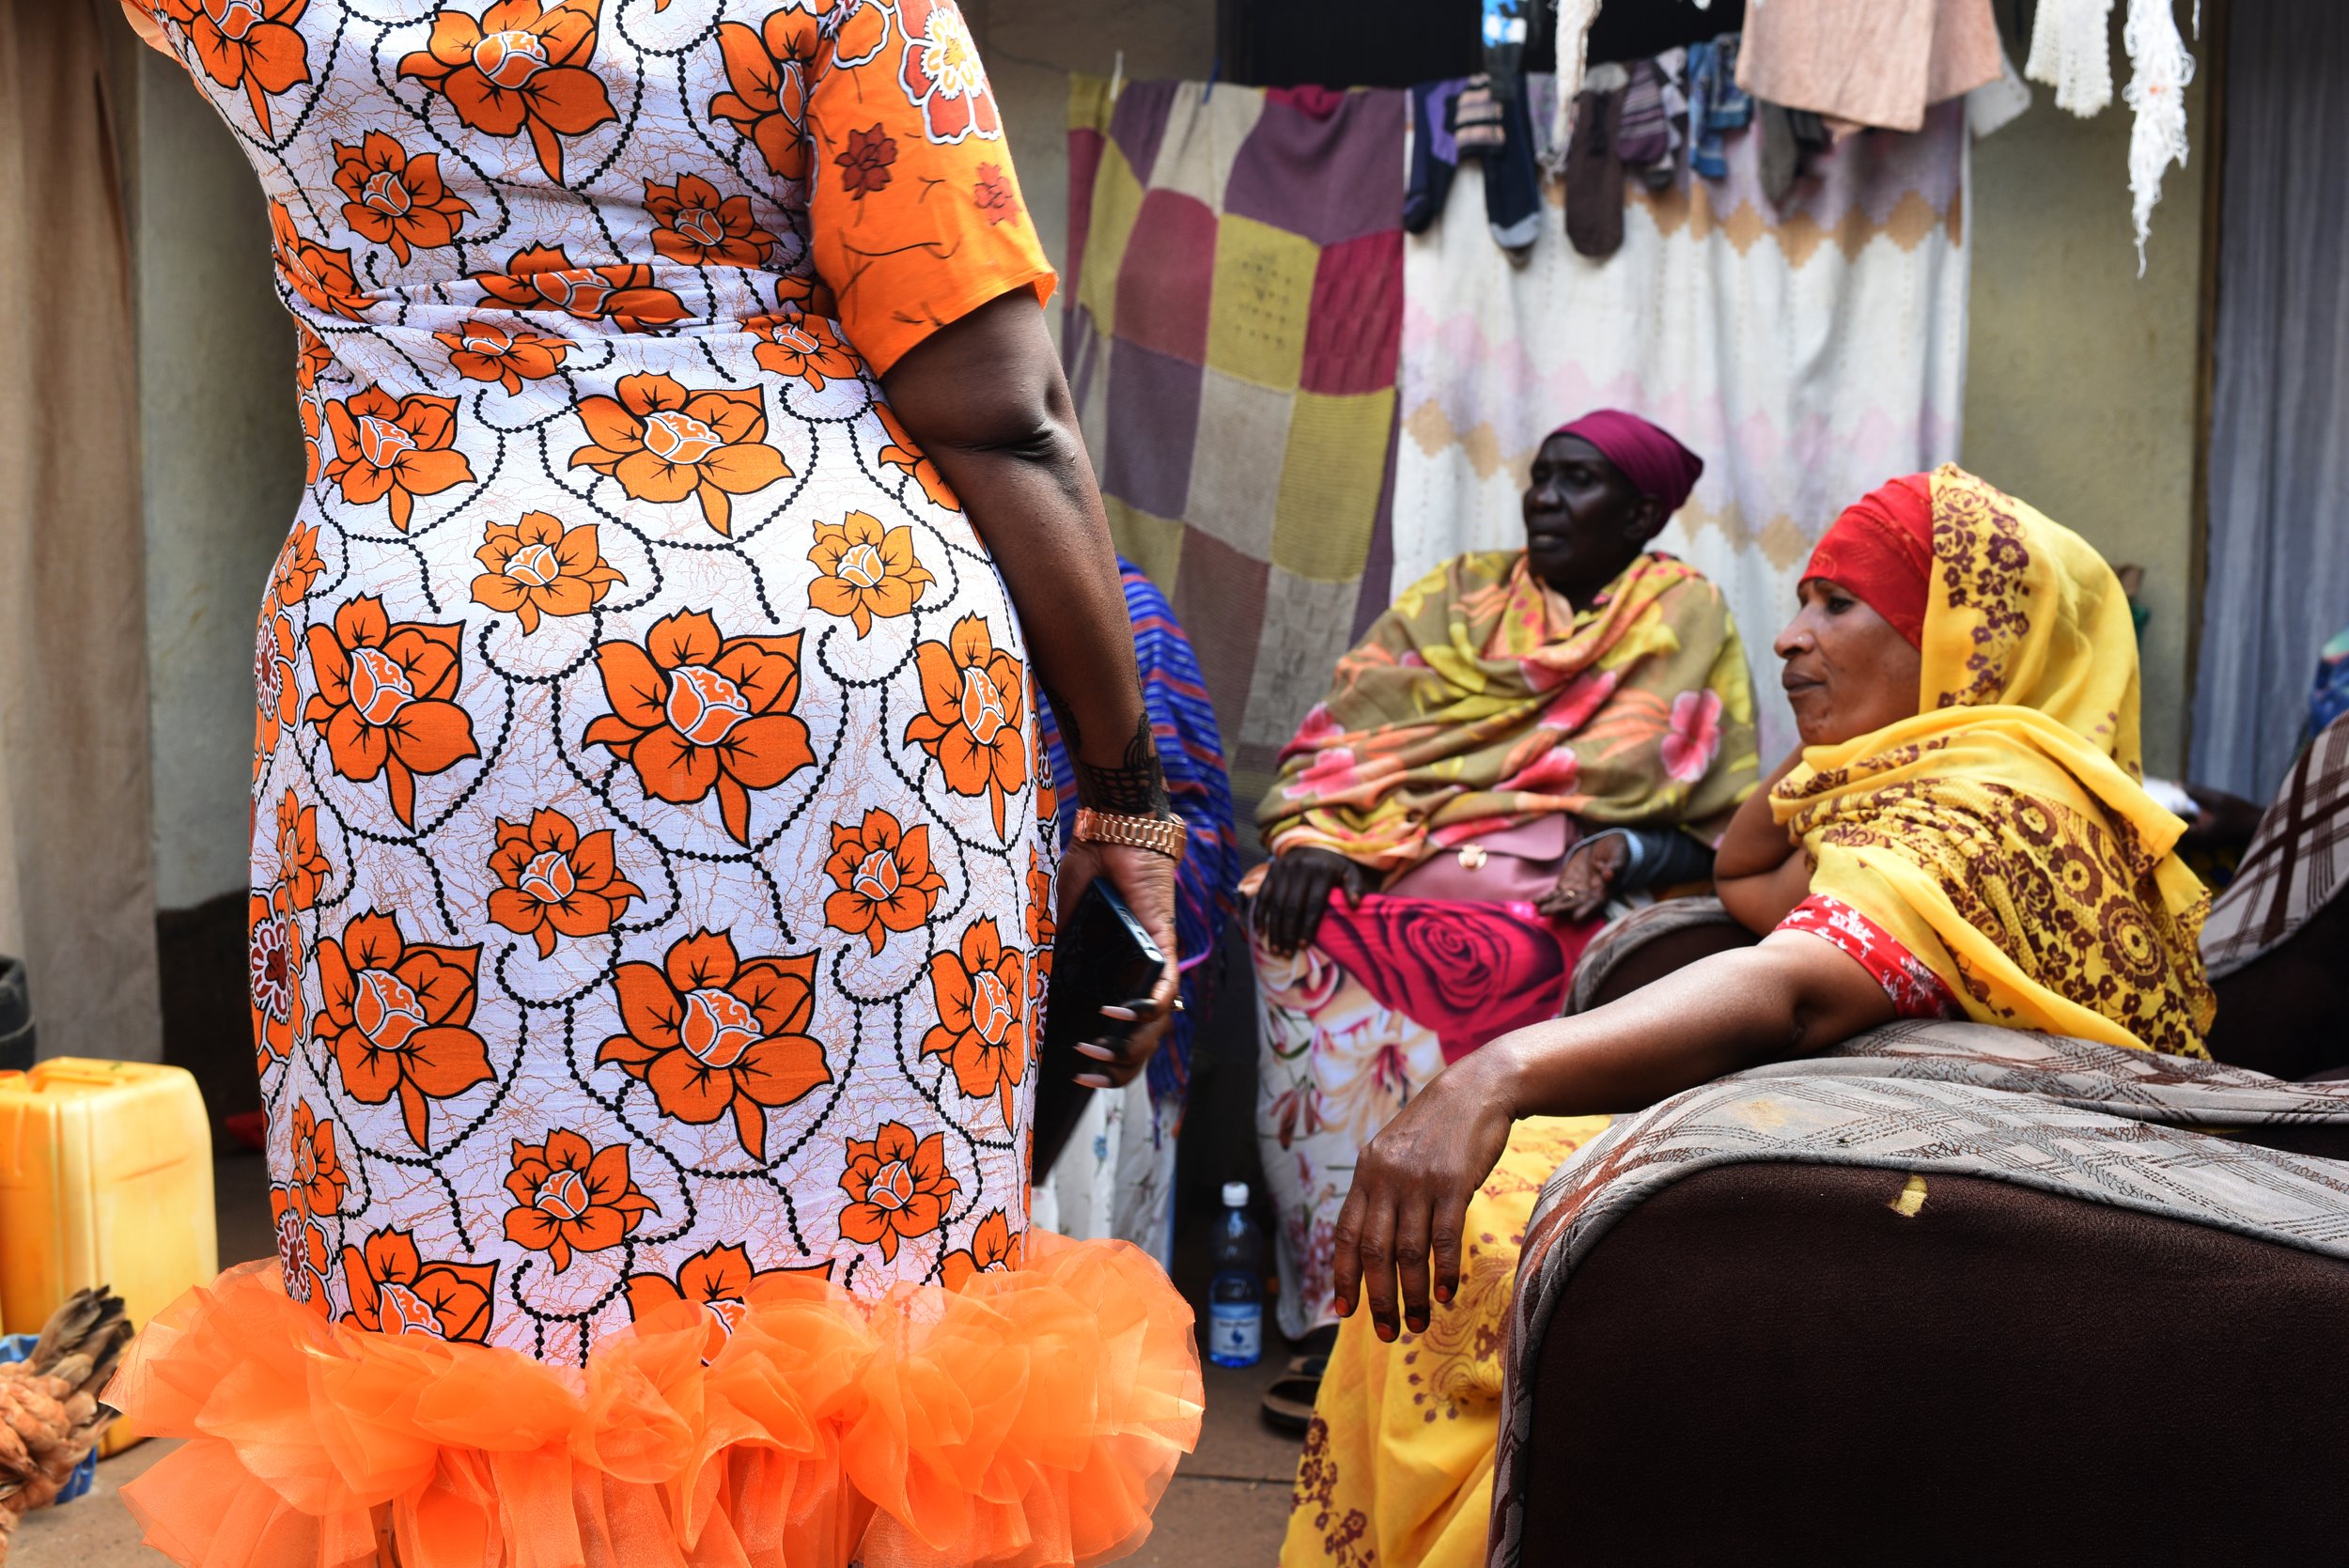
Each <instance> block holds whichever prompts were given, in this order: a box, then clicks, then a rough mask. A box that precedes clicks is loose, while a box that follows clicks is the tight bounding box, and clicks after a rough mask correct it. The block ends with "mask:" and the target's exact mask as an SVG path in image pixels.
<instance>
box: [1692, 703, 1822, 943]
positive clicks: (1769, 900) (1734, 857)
mask: <svg viewBox="0 0 2349 1568" xmlns="http://www.w3.org/2000/svg"><path fill="white" fill-rule="evenodd" d="M1801 760H1802V748H1801V747H1799V746H1797V747H1796V748H1795V750H1794V751H1792V752H1790V753H1787V756H1786V760H1784V761H1783V762H1781V763H1780V764H1779V765H1778V766H1777V767H1776V768H1772V769H1771V770H1770V774H1769V776H1768V777H1767V778H1766V779H1764V780H1763V781H1762V784H1761V787H1760V788H1758V789H1756V790H1755V791H1754V792H1753V793H1752V794H1751V795H1749V796H1747V797H1746V799H1745V801H1744V803H1743V804H1741V805H1739V806H1738V808H1737V815H1735V816H1733V817H1731V818H1730V821H1729V831H1727V832H1725V833H1723V834H1722V835H1721V846H1720V848H1719V851H1718V852H1717V853H1716V854H1715V856H1714V858H1713V887H1714V891H1716V892H1717V893H1719V894H1720V899H1721V906H1722V908H1726V909H1727V910H1728V911H1729V912H1730V913H1731V914H1732V915H1733V916H1735V918H1736V920H1737V923H1738V924H1741V925H1743V926H1744V927H1745V928H1746V929H1747V930H1749V931H1767V930H1769V929H1770V928H1771V927H1772V926H1774V925H1776V924H1778V923H1779V922H1780V921H1781V920H1784V919H1785V918H1786V916H1787V914H1788V912H1789V911H1791V910H1792V909H1793V908H1794V907H1795V906H1796V905H1797V904H1799V903H1801V902H1802V901H1803V900H1804V899H1805V898H1807V897H1809V896H1810V894H1811V863H1810V862H1809V861H1808V860H1807V859H1806V858H1804V857H1802V856H1799V855H1797V854H1796V853H1795V841H1794V840H1793V839H1792V838H1790V837H1788V836H1787V833H1786V830H1785V829H1783V828H1781V827H1780V826H1779V825H1778V821H1777V819H1776V818H1775V817H1773V816H1772V815H1770V791H1771V789H1772V788H1773V787H1775V786H1776V785H1777V784H1778V781H1779V780H1781V779H1782V778H1784V777H1785V776H1786V775H1787V774H1789V773H1791V772H1793V771H1794V770H1795V765H1796V764H1797V763H1798V762H1800V761H1801Z"/></svg>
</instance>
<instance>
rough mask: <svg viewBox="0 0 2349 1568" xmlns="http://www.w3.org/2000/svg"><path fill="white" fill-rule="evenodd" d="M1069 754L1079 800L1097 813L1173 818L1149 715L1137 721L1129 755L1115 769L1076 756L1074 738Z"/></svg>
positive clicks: (1156, 741)
mask: <svg viewBox="0 0 2349 1568" xmlns="http://www.w3.org/2000/svg"><path fill="white" fill-rule="evenodd" d="M1052 706H1054V707H1056V708H1057V707H1058V706H1060V705H1059V704H1058V703H1054V704H1053V705H1052ZM1069 755H1070V758H1071V760H1072V761H1074V762H1075V763H1076V768H1077V799H1078V800H1081V801H1082V802H1083V803H1084V804H1085V805H1088V806H1090V807H1092V808H1093V809H1094V810H1095V811H1104V812H1114V813H1117V814H1119V815H1125V816H1171V815H1174V812H1173V810H1172V808H1170V807H1169V806H1168V804H1167V799H1166V773H1165V771H1164V770H1163V769H1162V768H1159V744H1158V740H1157V737H1154V736H1152V735H1151V733H1150V715H1149V714H1148V713H1147V712H1145V713H1143V715H1142V717H1141V719H1140V720H1139V721H1137V722H1136V723H1135V725H1134V733H1133V738H1131V739H1130V740H1128V741H1127V742H1126V755H1125V756H1124V758H1123V759H1121V760H1120V761H1119V762H1118V763H1117V765H1116V766H1115V767H1110V768H1104V767H1099V766H1097V765H1096V764H1094V763H1089V762H1086V761H1085V760H1084V759H1083V758H1081V757H1079V756H1077V755H1076V745H1075V737H1073V736H1072V737H1070V745H1069Z"/></svg>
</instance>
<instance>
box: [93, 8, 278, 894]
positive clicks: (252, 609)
mask: <svg viewBox="0 0 2349 1568" xmlns="http://www.w3.org/2000/svg"><path fill="white" fill-rule="evenodd" d="M130 60H131V61H134V62H135V64H134V65H132V66H131V67H130V75H129V77H128V81H129V84H130V85H132V89H133V90H134V91H135V94H136V103H135V119H134V125H135V129H134V131H133V132H132V135H133V136H134V137H135V145H136V147H137V155H136V157H135V159H134V160H133V164H134V168H135V173H136V179H135V180H134V183H133V189H132V256H133V261H134V264H135V267H136V270H137V271H136V287H137V300H138V315H139V323H138V325H139V332H138V354H139V422H140V427H141V429H142V431H143V433H144V441H145V459H144V464H143V470H144V472H143V478H144V480H145V487H146V512H147V602H148V632H147V638H148V641H147V647H148V683H149V691H150V692H151V699H152V706H151V712H152V715H153V731H154V780H155V895H156V902H157V903H158V904H159V905H160V906H161V907H162V908H165V909H179V908H189V907H191V906H194V905H196V904H200V903H202V902H204V901H205V900H206V899H209V898H211V897H214V896H216V895H218V894H220V893H227V892H231V891H234V890H238V889H241V888H243V887H244V886H245V884H246V871H245V855H246V844H245V832H246V820H247V815H246V814H247V809H248V808H247V800H248V797H249V790H250V786H251V780H252V756H253V717H252V715H253V623H254V616H255V613H256V612H257V609H258V608H259V605H260V602H261V590H262V587H263V584H264V583H265V582H266V581H267V579H268V576H269V569H270V564H271V562H272V560H274V559H275V557H276V554H277V549H278V546H279V545H280V544H281V543H282V542H283V541H284V539H285V536H286V531H287V528H288V525H289V524H290V523H291V522H292V520H293V515H294V508H295V506H296V505H299V504H300V502H301V499H302V431H301V427H300V425H299V424H298V423H297V421H296V418H295V412H294V386H293V368H294V334H293V323H292V320H291V318H288V316H287V314H286V312H285V311H284V310H283V309H282V308H280V306H279V305H278V303H277V297H276V295H275V293H274V292H273V291H272V287H271V281H270V280H271V271H270V259H269V220H268V215H267V212H266V210H264V208H263V206H262V203H261V194H260V188H259V186H258V185H257V183H256V181H255V180H254V178H253V171H252V168H251V166H250V165H249V164H247V163H246V162H245V160H244V157H243V155H242V154H241V152H240V151H239V150H238V148H237V144H236V141H235V139H234V138H233V137H231V136H230V135H229V133H228V131H227V129H226V127H225V126H223V125H222V124H221V122H220V118H219V116H217V115H216V114H214V113H213V111H212V108H211V106H210V104H208V103H206V102H205V101H203V100H202V99H201V98H199V97H198V96H197V95H196V91H195V88H194V85H193V84H192V83H190V82H189V80H188V78H187V74H186V73H185V72H184V71H182V70H180V69H179V67H178V66H177V65H174V64H173V63H172V62H171V61H169V60H167V59H165V58H163V56H162V55H160V54H156V53H155V52H154V51H152V50H148V49H137V50H135V51H134V52H133V53H132V54H131V55H130ZM127 63H128V62H126V64H127Z"/></svg>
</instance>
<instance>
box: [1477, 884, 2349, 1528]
mask: <svg viewBox="0 0 2349 1568" xmlns="http://www.w3.org/2000/svg"><path fill="white" fill-rule="evenodd" d="M1718 909H1719V906H1718V905H1713V906H1712V911H1714V912H1709V913H1708V912H1707V911H1706V910H1705V909H1704V908H1703V907H1701V906H1696V905H1691V906H1689V907H1687V908H1681V909H1678V910H1667V909H1666V908H1663V907H1661V906H1659V907H1657V908H1655V909H1651V910H1648V911H1644V912H1643V913H1642V914H1641V916H1639V917H1636V919H1635V920H1634V921H1633V922H1632V923H1630V924H1629V928H1628V929H1627V930H1621V929H1619V930H1618V931H1617V932H1610V934H1609V937H1606V938H1602V939H1601V941H1600V942H1599V943H1597V944H1595V945H1594V948H1593V949H1592V951H1591V953H1590V954H1589V955H1586V958H1585V970H1584V971H1583V972H1582V973H1580V974H1579V975H1578V978H1577V985H1576V992H1575V996H1574V998H1573V999H1572V1001H1571V1002H1570V1010H1582V1009H1586V1008H1588V1007H1592V1006H1596V1005H1599V1004H1601V1003H1603V1002H1604V1001H1609V1000H1611V999H1612V998H1613V997H1615V996H1619V995H1622V994H1624V993H1625V992H1626V991H1628V990H1630V989H1633V988H1636V987H1637V986H1640V985H1643V984H1646V983H1647V982H1649V981H1651V980H1654V979H1656V978H1657V977H1658V976H1660V975H1662V974H1664V973H1669V972H1670V971H1671V970H1673V969H1677V968H1679V967H1681V966H1682V965H1683V964H1686V963H1688V962H1691V961H1693V960H1694V959H1696V958H1698V957H1702V956H1703V955H1706V954H1709V953H1714V952H1719V951H1723V950H1725V949H1728V948H1733V947H1736V946H1741V945H1744V944H1745V943H1747V942H1750V940H1751V938H1750V936H1748V935H1747V934H1745V933H1744V932H1743V931H1742V930H1741V929H1739V928H1737V927H1735V925H1734V924H1728V923H1727V922H1726V917H1725V916H1721V915H1719V913H1718ZM1610 938H1611V940H1610ZM2255 978H2256V977H2254V980H2255ZM2222 1005H2224V1004H2223V1003H2222ZM2246 1010H2247V1011H2248V1007H2247V1009H2246ZM2237 1038H2238V1039H2240V1038H2242V1036H2237ZM2340 1038H2341V1032H2340V1031H2339V1030H2338V1028H2336V1030H2335V1043H2336V1044H2337V1043H2338V1040H2339V1039H2340ZM2262 1054H2263V1055H2264V1056H2265V1057H2266V1058H2267V1059H2268V1060H2269V1061H2272V1062H2273V1063H2275V1064H2278V1065H2285V1064H2291V1065H2301V1064H2304V1063H2310V1062H2313V1061H2314V1060H2315V1059H2316V1058H2317V1057H2318V1056H2319V1055H2321V1054H2323V1053H2322V1051H2321V1050H2320V1049H2319V1048H2293V1049H2290V1050H2285V1049H2282V1048H2274V1047H2271V1048H2268V1049H2266V1050H2265V1051H2263V1053H2262ZM2335 1054H2336V1057H2338V1056H2339V1055H2341V1054H2349V1052H2341V1051H2338V1050H2337V1051H2336V1052H2335ZM2261 1064H2262V1065H2265V1064H2266V1063H2261ZM2324 1076H2326V1077H2332V1076H2335V1075H2331V1074H2327V1075H2324ZM2179 1135H2180V1136H2184V1137H2186V1138H2187V1139H2189V1140H2191V1139H2193V1138H2199V1137H2204V1136H2210V1135H2209V1134H2203V1133H2194V1132H2191V1131H2185V1132H2183V1133H2181V1134H2179ZM2228 1136H2230V1137H2232V1138H2234V1139H2236V1140H2238V1141H2242V1142H2248V1143H2256V1144H2260V1145H2263V1146H2265V1147H2269V1148H2275V1149H2279V1150H2284V1151H2288V1152H2290V1153H2291V1154H2294V1155H2297V1156H2313V1157H2317V1158H2320V1159H2325V1160H2341V1161H2344V1163H2343V1164H2342V1166H2341V1173H2340V1188H2341V1192H2342V1193H2343V1194H2349V1120H2335V1121H2331V1122H2320V1121H2293V1120H2289V1119H2287V1120H2281V1121H2278V1122H2275V1123H2271V1124H2269V1125H2265V1126H2245V1127H2241V1128H2237V1129H2234V1130H2232V1132H2230V1133H2229V1134H2228ZM2320 1172H2321V1168H2320ZM1917 1187H1918V1184H1917V1183H1914V1182H1912V1180H1911V1177H1910V1176H1909V1175H1908V1174H1907V1173H1906V1172H1902V1171H1898V1170H1888V1169H1877V1168H1863V1167H1857V1166H1851V1165H1843V1164H1809V1163H1794V1162H1767V1161H1755V1162H1751V1163H1741V1164H1738V1163H1733V1164H1727V1165H1719V1166H1714V1167H1711V1168H1707V1169H1703V1170H1700V1171H1698V1172H1695V1173H1693V1174H1690V1175H1688V1176H1686V1177H1685V1178H1683V1179H1681V1180H1678V1181H1676V1182H1673V1183H1672V1184H1671V1185H1669V1186H1665V1187H1663V1188H1661V1189H1660V1190H1657V1191H1656V1192H1655V1193H1654V1195H1653V1196H1650V1197H1648V1198H1647V1199H1646V1200H1645V1201H1644V1202H1641V1203H1639V1204H1638V1205H1637V1206H1636V1207H1633V1208H1631V1209H1630V1210H1629V1211H1628V1212H1626V1213H1624V1214H1623V1215H1622V1216H1621V1217H1620V1218H1618V1219H1614V1220H1613V1222H1612V1224H1611V1226H1610V1227H1609V1228H1608V1229H1606V1230H1605V1231H1604V1233H1603V1234H1601V1235H1600V1236H1599V1238H1598V1239H1597V1240H1596V1242H1595V1244H1594V1245H1592V1247H1591V1248H1590V1250H1589V1251H1588V1252H1587V1254H1586V1255H1584V1256H1582V1257H1581V1258H1580V1260H1579V1262H1577V1263H1576V1264H1575V1265H1574V1266H1573V1270H1572V1272H1571V1274H1570V1275H1569V1276H1568V1277H1567V1278H1566V1281H1565V1283H1564V1286H1563V1290H1562V1291H1561V1292H1560V1294H1559V1295H1558V1296H1556V1298H1555V1301H1554V1303H1553V1305H1552V1307H1551V1310H1550V1312H1549V1313H1548V1317H1547V1319H1546V1320H1543V1322H1542V1323H1541V1324H1540V1325H1539V1329H1540V1331H1539V1333H1538V1336H1529V1335H1525V1334H1524V1333H1523V1329H1524V1328H1525V1327H1526V1326H1524V1325H1519V1326H1518V1330H1519V1337H1520V1338H1521V1339H1532V1340H1534V1343H1537V1344H1538V1350H1537V1351H1536V1353H1535V1356H1534V1358H1533V1359H1532V1362H1531V1363H1528V1364H1516V1365H1513V1367H1512V1369H1511V1374H1512V1377H1513V1379H1515V1380H1517V1382H1518V1383H1519V1384H1520V1385H1521V1386H1526V1387H1528V1389H1529V1390H1530V1392H1531V1393H1532V1419H1531V1421H1530V1424H1529V1425H1528V1426H1527V1427H1526V1429H1525V1432H1524V1440H1523V1446H1522V1451H1521V1453H1520V1455H1519V1458H1518V1461H1517V1463H1518V1466H1519V1467H1520V1473H1522V1474H1523V1475H1524V1476H1525V1477H1526V1478H1527V1480H1526V1484H1525V1485H1524V1487H1523V1497H1524V1513H1523V1529H1522V1535H1521V1540H1522V1543H1523V1545H1522V1550H1521V1553H1520V1554H1519V1555H1518V1557H1517V1562H1518V1563H1522V1564H1524V1565H1526V1568H1534V1565H1547V1564H1551V1563H1560V1564H1563V1563H1641V1564H1650V1563H1657V1564H1661V1563H1708V1564H1709V1563H1744V1562H1801V1563H1842V1562H1867V1563H1879V1562H1884V1563H1911V1562H1917V1563H1936V1562H1953V1563H1954V1562H1966V1563H1969V1564H1973V1563H1984V1562H1997V1563H2008V1562H2018V1563H2033V1562H2047V1563H2057V1562H2061V1563H2154V1562H2181V1563H2183V1562H2189V1561H2191V1562H2196V1563H2208V1562H2213V1561H2223V1562H2248V1561H2260V1562H2292V1563H2302V1562H2308V1563H2314V1562H2332V1561H2343V1562H2349V1514H2344V1512H2343V1510H2342V1507H2341V1502H2340V1498H2341V1487H2342V1484H2343V1483H2344V1482H2349V1363H2345V1362H2344V1361H2343V1359H2342V1351H2343V1347H2344V1346H2349V1259H2344V1258H2342V1257H2341V1256H2335V1255H2327V1254H2326V1253H2324V1252H2321V1251H2315V1250H2304V1249H2303V1248H2301V1247H2297V1246H2290V1245H2283V1244H2281V1243H2279V1241H2277V1240H2274V1239H2263V1238H2256V1237H2253V1236H2251V1235H2249V1234H2238V1233H2236V1232H2232V1231H2229V1230H2224V1229H2220V1228H2217V1227H2216V1226H2214V1225H2206V1224H2196V1223H2191V1222H2188V1221H2186V1220H2184V1219H2175V1218H2169V1217H2165V1216H2162V1215H2158V1214H2152V1213H2146V1212H2143V1211H2142V1210H2141V1209H2135V1208H2129V1207H2120V1206H2114V1205H2112V1204H2108V1203H2098V1202H2089V1201H2084V1200H2082V1199H2081V1198H2079V1197H2067V1196H2062V1195H2060V1194H2058V1193H2055V1192H2052V1191H2046V1190H2040V1189H2037V1188H2032V1187H2029V1186H2022V1185H2015V1184H2014V1183H2012V1182H2008V1181H1999V1180H1991V1179H1984V1178H1983V1177H1979V1176H1968V1175H1949V1174H1937V1175H1933V1176H1930V1177H1929V1178H1921V1191H1920V1190H1916V1188H1917ZM1904 1194H1906V1195H1907V1196H1906V1201H1904ZM1920 1199H1921V1201H1920Z"/></svg>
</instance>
